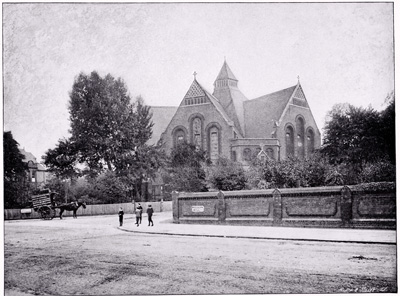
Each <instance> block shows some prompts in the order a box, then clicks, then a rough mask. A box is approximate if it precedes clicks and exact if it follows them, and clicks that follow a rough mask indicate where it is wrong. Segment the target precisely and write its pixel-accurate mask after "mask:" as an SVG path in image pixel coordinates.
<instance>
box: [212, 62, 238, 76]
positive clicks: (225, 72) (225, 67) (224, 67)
mask: <svg viewBox="0 0 400 296" xmlns="http://www.w3.org/2000/svg"><path fill="white" fill-rule="evenodd" d="M223 79H232V80H236V81H238V80H237V79H236V77H235V75H233V72H232V70H231V69H230V68H229V66H228V64H227V63H226V61H224V64H223V65H222V68H221V70H220V71H219V74H218V76H217V78H216V79H215V80H223Z"/></svg>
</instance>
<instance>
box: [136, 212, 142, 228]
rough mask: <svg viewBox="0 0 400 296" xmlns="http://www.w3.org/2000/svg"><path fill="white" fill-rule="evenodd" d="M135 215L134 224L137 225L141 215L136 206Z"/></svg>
mask: <svg viewBox="0 0 400 296" xmlns="http://www.w3.org/2000/svg"><path fill="white" fill-rule="evenodd" d="M135 215H136V223H135V224H136V226H138V227H139V220H140V216H141V215H142V211H141V210H139V209H138V208H136V211H135Z"/></svg>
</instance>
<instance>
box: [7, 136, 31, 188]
mask: <svg viewBox="0 0 400 296" xmlns="http://www.w3.org/2000/svg"><path fill="white" fill-rule="evenodd" d="M18 145H19V144H18V142H17V141H15V140H14V138H13V135H12V133H11V132H3V149H4V150H3V160H4V178H7V179H8V180H15V179H16V178H18V177H21V176H24V175H25V172H26V169H27V166H26V165H25V163H24V162H23V160H24V159H25V156H24V155H23V154H22V153H21V152H20V151H19V149H18Z"/></svg>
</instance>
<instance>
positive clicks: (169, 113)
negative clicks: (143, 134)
mask: <svg viewBox="0 0 400 296" xmlns="http://www.w3.org/2000/svg"><path fill="white" fill-rule="evenodd" d="M177 109H178V107H167V106H162V107H161V106H151V107H150V111H151V112H152V114H153V117H152V120H153V123H154V126H153V134H152V136H151V138H150V140H148V141H147V144H148V145H153V144H157V141H158V140H159V139H160V137H161V134H162V133H163V132H164V131H165V129H166V128H167V126H168V124H169V123H170V122H171V119H172V117H173V116H174V114H175V113H176V110H177Z"/></svg>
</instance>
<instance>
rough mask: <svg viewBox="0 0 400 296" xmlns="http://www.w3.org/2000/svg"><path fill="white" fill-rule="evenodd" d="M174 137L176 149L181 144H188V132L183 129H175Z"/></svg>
mask: <svg viewBox="0 0 400 296" xmlns="http://www.w3.org/2000/svg"><path fill="white" fill-rule="evenodd" d="M173 136H174V147H176V146H177V145H179V144H180V143H183V142H186V132H185V130H184V129H182V128H177V129H175V130H174V133H173Z"/></svg>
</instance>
